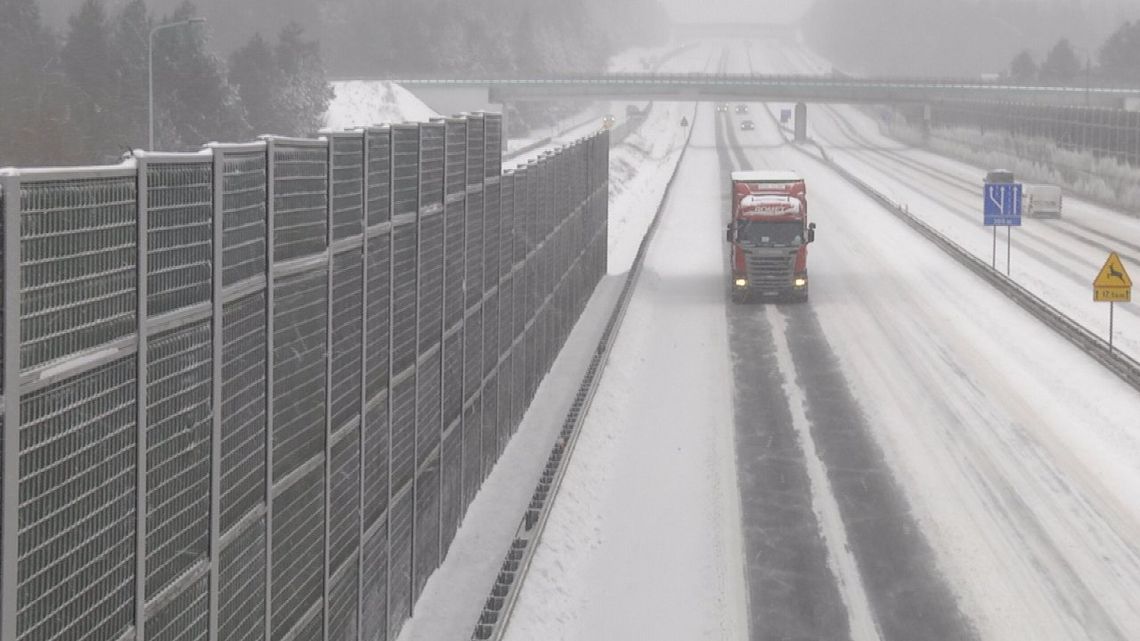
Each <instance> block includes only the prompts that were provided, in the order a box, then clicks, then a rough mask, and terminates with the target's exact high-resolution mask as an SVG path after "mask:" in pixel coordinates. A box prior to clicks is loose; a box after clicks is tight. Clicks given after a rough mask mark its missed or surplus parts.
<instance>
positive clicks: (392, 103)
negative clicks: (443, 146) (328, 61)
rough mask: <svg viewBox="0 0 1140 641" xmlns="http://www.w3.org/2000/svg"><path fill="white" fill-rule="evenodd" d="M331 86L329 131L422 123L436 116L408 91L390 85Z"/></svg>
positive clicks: (357, 82) (341, 83)
mask: <svg viewBox="0 0 1140 641" xmlns="http://www.w3.org/2000/svg"><path fill="white" fill-rule="evenodd" d="M332 85H333V91H334V92H335V97H334V98H333V100H332V102H331V103H329V110H328V113H326V114H325V127H327V128H329V129H334V130H340V129H351V128H354V127H368V126H371V125H378V124H384V123H400V122H425V121H427V120H430V119H432V118H436V117H438V116H439V114H437V113H436V112H434V111H432V110H431V108H430V107H428V106H427V105H425V104H424V103H423V101H421V100H420V99H419V98H416V97H415V96H413V95H412V94H411V92H409V91H408V90H407V89H404V88H403V87H401V86H400V85H397V84H394V83H391V82H373V81H362V80H345V81H339V82H334V83H332Z"/></svg>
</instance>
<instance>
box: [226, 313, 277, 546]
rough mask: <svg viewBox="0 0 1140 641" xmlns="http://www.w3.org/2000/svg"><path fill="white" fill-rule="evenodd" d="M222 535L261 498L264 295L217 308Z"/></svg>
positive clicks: (262, 478)
mask: <svg viewBox="0 0 1140 641" xmlns="http://www.w3.org/2000/svg"><path fill="white" fill-rule="evenodd" d="M222 316H223V318H224V322H223V327H222V340H223V345H222V496H221V502H222V523H221V527H222V531H223V532H224V531H228V530H229V529H230V528H231V527H233V525H234V523H236V522H237V521H238V519H240V518H241V517H242V516H244V515H245V514H248V513H249V511H250V510H252V509H253V507H254V506H255V505H257V504H258V503H261V502H262V500H263V499H264V494H265V383H266V380H265V374H266V363H265V356H266V355H265V340H266V336H265V320H266V319H265V294H263V293H261V292H258V293H256V294H254V295H252V296H248V297H246V298H243V299H241V300H237V301H234V302H232V303H227V304H226V305H225V307H223V308H222Z"/></svg>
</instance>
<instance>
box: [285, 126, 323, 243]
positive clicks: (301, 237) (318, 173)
mask: <svg viewBox="0 0 1140 641" xmlns="http://www.w3.org/2000/svg"><path fill="white" fill-rule="evenodd" d="M273 171H274V176H273V252H274V254H273V255H274V259H275V260H277V261H285V260H290V259H292V258H298V257H300V256H309V255H312V254H319V253H321V252H323V251H324V250H325V247H326V246H327V241H328V237H327V226H328V209H327V208H328V148H327V147H326V146H325V145H321V146H319V147H318V146H304V147H289V146H287V145H284V144H281V145H277V146H275V147H274V148H273Z"/></svg>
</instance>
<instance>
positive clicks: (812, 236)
mask: <svg viewBox="0 0 1140 641" xmlns="http://www.w3.org/2000/svg"><path fill="white" fill-rule="evenodd" d="M807 236H808V239H807V240H808V242H809V243H814V242H815V223H811V224H810V225H808V234H807Z"/></svg>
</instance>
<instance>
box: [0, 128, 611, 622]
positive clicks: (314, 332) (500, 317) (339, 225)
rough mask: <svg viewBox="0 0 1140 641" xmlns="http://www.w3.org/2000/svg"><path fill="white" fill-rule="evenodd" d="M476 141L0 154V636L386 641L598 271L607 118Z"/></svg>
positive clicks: (365, 137)
mask: <svg viewBox="0 0 1140 641" xmlns="http://www.w3.org/2000/svg"><path fill="white" fill-rule="evenodd" d="M501 135H502V122H501V119H500V117H499V116H498V115H495V114H486V115H473V116H469V117H463V118H449V119H443V120H439V121H433V122H431V123H421V124H403V125H392V126H382V127H375V128H370V129H367V130H359V131H353V132H326V133H324V135H322V137H321V138H319V139H313V140H310V139H287V138H275V137H269V138H265V139H262V140H259V141H257V142H254V143H249V144H240V145H231V144H215V145H210V146H209V147H207V148H206V149H204V150H203V151H201V152H199V153H190V154H154V153H138V154H136V157H134V158H132V159H130V160H127V161H125V162H123V163H122V164H121V165H118V166H113V167H91V168H70V169H10V170H4V171H3V172H0V207H2V210H3V213H4V219H3V220H4V224H3V226H2V234H3V236H2V237H3V247H4V254H3V261H0V262H2V265H3V271H2V272H0V278H2V279H3V289H4V297H3V306H2V308H0V309H2V315H3V319H4V323H3V333H2V334H0V338H2V340H3V346H4V349H3V359H2V363H3V369H2V371H3V378H2V381H3V386H2V393H3V405H2V407H3V411H2V412H0V433H2V436H3V440H2V447H3V449H2V452H3V456H2V468H0V469H2V485H3V503H2V508H0V514H2V518H0V526H2V527H0V531H2V536H0V551H2V557H3V568H2V569H3V572H2V577H3V578H2V580H0V638H3V639H12V640H17V639H19V640H24V639H27V640H31V639H37V640H41V639H42V640H55V639H72V638H84V639H93V640H96V641H102V640H106V641H117V640H122V639H135V640H137V641H142V640H144V639H146V640H147V641H149V640H155V641H159V640H163V641H165V640H168V639H169V640H174V639H210V640H213V639H225V640H231V639H232V640H254V639H261V640H270V639H271V640H273V641H277V640H280V639H337V640H338V641H339V640H346V639H361V640H363V639H368V640H377V639H379V640H382V639H394V638H395V637H396V635H397V633H398V632H399V630H400V628H401V626H402V624H403V622H404V621H405V620H406V619H407V618H408V616H409V615H410V614H411V612H412V608H413V604H414V603H415V600H416V598H417V597H418V595H419V594H420V592H421V591H422V590H423V588H424V583H425V581H426V580H427V577H428V576H429V575H430V574H431V573H432V572H433V571H434V570H435V568H436V567H437V566H438V565H439V564H440V561H441V559H442V558H443V557H444V556H445V555H446V553H447V550H448V548H449V546H450V544H451V541H452V539H453V537H454V535H455V533H456V530H457V528H458V526H459V523H460V522H461V520H462V518H463V515H464V513H465V511H466V509H467V506H468V505H469V504H470V503H471V501H472V500H473V498H474V496H475V494H476V492H477V490H478V488H479V487H480V485H481V483H482V481H483V480H484V479H485V478H486V476H487V474H488V473H489V472H490V470H491V469H492V468H493V467H494V465H495V463H496V461H497V460H498V457H499V455H500V454H501V453H502V451H503V448H504V447H505V445H506V443H507V442H508V440H509V439H510V437H511V436H512V434H513V433H514V431H515V429H516V428H517V426H518V425H519V422H520V421H521V419H522V416H523V413H524V412H525V410H526V408H527V406H528V404H529V403H530V400H531V398H532V397H533V395H534V393H535V390H536V389H537V386H538V383H539V381H540V380H541V379H542V377H543V375H544V374H545V372H546V371H547V369H548V368H549V367H550V365H551V363H552V361H553V360H554V358H555V356H556V355H557V354H558V351H559V350H560V348H561V346H562V344H563V342H564V341H565V339H566V337H567V335H568V333H569V331H570V328H571V327H572V325H573V324H574V322H575V321H576V319H577V318H578V315H579V314H580V312H581V311H582V309H583V307H584V305H585V303H586V301H587V299H588V298H589V296H590V294H591V292H592V291H593V288H594V286H595V284H596V283H597V282H598V280H599V279H600V278H601V276H602V275H603V274H604V272H605V269H606V221H607V199H608V182H607V181H608V179H607V176H608V169H607V163H608V144H607V139H606V135H605V134H600V135H597V136H594V137H592V138H589V139H584V140H581V141H579V142H577V143H575V144H573V145H569V146H567V147H564V148H562V149H561V150H560V151H558V152H555V153H551V154H548V155H545V156H543V157H542V158H541V159H539V160H536V161H534V162H531V163H528V164H527V165H526V166H523V167H520V168H518V169H517V170H516V171H510V172H506V173H504V172H502V171H501V141H500V137H501ZM512 518H513V517H512Z"/></svg>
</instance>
